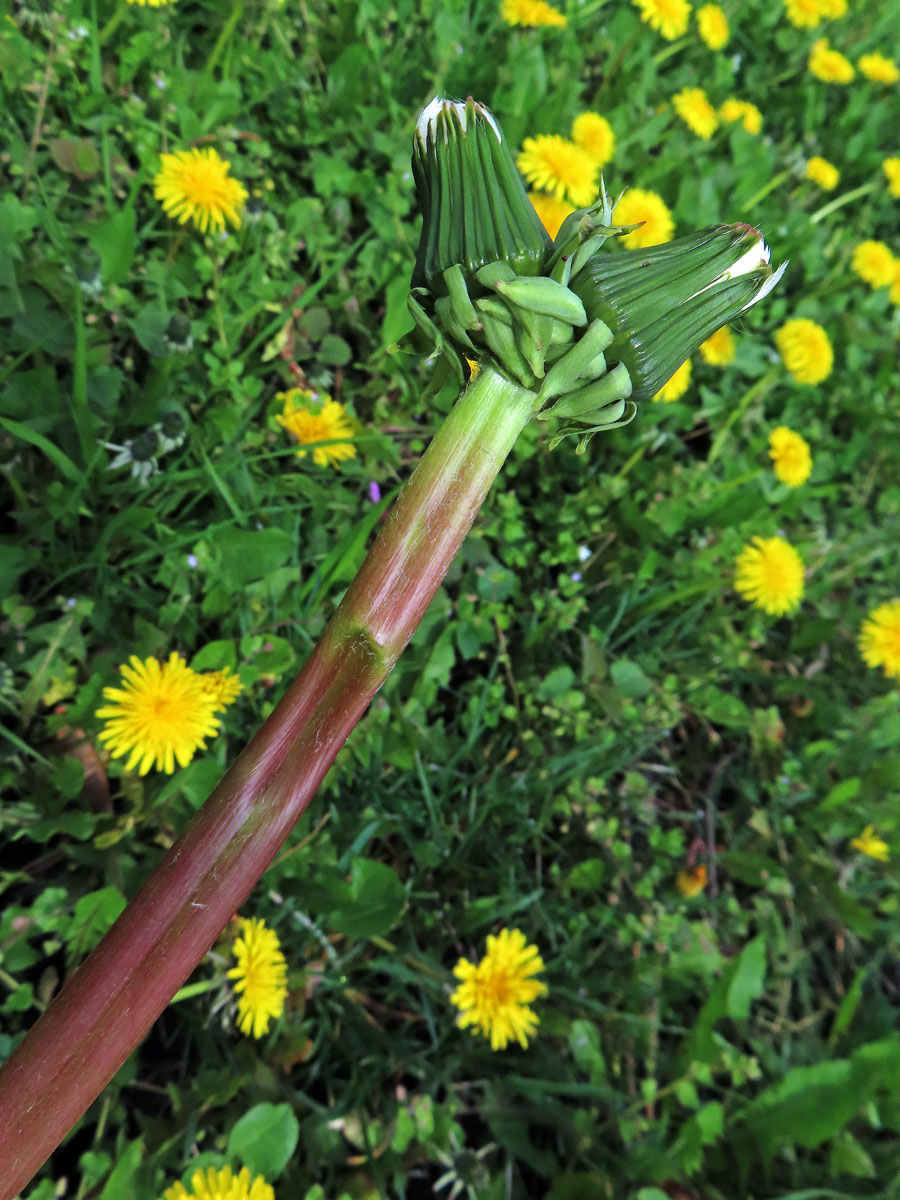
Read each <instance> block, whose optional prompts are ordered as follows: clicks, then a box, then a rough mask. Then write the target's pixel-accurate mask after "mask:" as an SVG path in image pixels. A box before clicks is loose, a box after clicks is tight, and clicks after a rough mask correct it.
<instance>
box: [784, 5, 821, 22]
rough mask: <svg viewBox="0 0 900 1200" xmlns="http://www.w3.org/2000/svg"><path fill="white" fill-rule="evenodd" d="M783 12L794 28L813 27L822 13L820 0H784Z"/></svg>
mask: <svg viewBox="0 0 900 1200" xmlns="http://www.w3.org/2000/svg"><path fill="white" fill-rule="evenodd" d="M784 12H785V16H786V17H787V19H788V20H789V21H790V23H791V24H792V25H793V26H794V27H795V28H796V29H815V28H816V26H817V25H820V24H821V23H822V17H823V15H824V14H823V12H822V5H821V2H820V0H784Z"/></svg>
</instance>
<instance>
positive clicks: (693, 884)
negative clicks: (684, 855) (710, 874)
mask: <svg viewBox="0 0 900 1200" xmlns="http://www.w3.org/2000/svg"><path fill="white" fill-rule="evenodd" d="M706 880H707V871H706V867H704V865H703V863H698V864H697V866H696V867H682V868H681V870H680V871H679V872H678V874H677V875H676V876H675V886H676V887H677V888H678V890H679V892H681V894H682V896H684V898H685V899H686V900H690V899H691V897H692V896H699V895H700V893H701V892H702V891H703V889H704V888H705V887H706Z"/></svg>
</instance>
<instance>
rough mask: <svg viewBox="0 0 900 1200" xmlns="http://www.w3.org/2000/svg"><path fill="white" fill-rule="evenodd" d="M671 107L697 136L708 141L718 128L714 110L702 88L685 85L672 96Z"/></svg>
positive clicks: (717, 119)
mask: <svg viewBox="0 0 900 1200" xmlns="http://www.w3.org/2000/svg"><path fill="white" fill-rule="evenodd" d="M672 107H673V108H674V109H675V111H676V112H677V113H678V115H679V117H681V119H682V121H684V123H685V125H687V127H688V129H690V130H691V132H692V133H696V135H697V137H699V138H703V140H704V141H708V140H709V139H710V138H711V137H712V135H713V134H714V133H715V132H716V130H717V129H718V128H719V118H718V117H717V116H716V110H715V109H714V108H713V106H712V105H711V104H710V102H709V100H708V99H707V96H706V92H704V90H703V88H698V87H686V88H682V89H681V91H680V92H676V94H675V95H674V96H673V97H672Z"/></svg>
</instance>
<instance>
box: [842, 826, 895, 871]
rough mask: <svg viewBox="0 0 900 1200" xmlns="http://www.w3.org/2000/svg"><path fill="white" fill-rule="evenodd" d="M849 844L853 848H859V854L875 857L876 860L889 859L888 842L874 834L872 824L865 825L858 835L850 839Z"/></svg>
mask: <svg viewBox="0 0 900 1200" xmlns="http://www.w3.org/2000/svg"><path fill="white" fill-rule="evenodd" d="M850 845H851V846H852V847H853V849H854V850H859V852H860V853H861V854H865V855H866V856H867V857H868V858H875V859H877V860H878V862H888V861H889V860H890V857H891V852H890V849H889V847H888V844H887V842H886V841H884V840H883V839H882V838H880V837H879V836H878V835H877V834H876V832H875V826H874V825H867V826H866V827H865V829H864V830H863V831H862V833H861V834H860V835H859V837H856V838H853V839H852V840H851V842H850Z"/></svg>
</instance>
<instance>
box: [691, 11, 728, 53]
mask: <svg viewBox="0 0 900 1200" xmlns="http://www.w3.org/2000/svg"><path fill="white" fill-rule="evenodd" d="M697 28H698V30H699V31H700V36H701V38H702V39H703V40H704V42H706V44H707V46H709V48H710V50H723V49H724V48H725V46H727V45H728V38H729V35H730V32H731V31H730V30H729V28H728V18H727V17H726V16H725V14H724V12H723V11H722V10H721V8H719V6H718V4H704V5H703V7H702V8H698V9H697Z"/></svg>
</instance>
